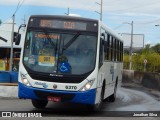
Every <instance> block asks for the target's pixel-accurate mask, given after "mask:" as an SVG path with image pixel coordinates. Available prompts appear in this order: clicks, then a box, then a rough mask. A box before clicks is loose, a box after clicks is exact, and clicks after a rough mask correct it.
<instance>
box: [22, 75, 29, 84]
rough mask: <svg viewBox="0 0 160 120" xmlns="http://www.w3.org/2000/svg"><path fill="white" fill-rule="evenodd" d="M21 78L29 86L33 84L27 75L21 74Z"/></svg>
mask: <svg viewBox="0 0 160 120" xmlns="http://www.w3.org/2000/svg"><path fill="white" fill-rule="evenodd" d="M21 79H22V83H23V84H25V85H27V86H31V84H30V83H29V81H28V79H27V78H26V76H25V75H23V74H21Z"/></svg>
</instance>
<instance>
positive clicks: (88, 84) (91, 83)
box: [80, 79, 95, 91]
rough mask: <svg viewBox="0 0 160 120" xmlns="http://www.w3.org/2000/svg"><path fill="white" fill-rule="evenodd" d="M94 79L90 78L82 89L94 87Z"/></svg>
mask: <svg viewBox="0 0 160 120" xmlns="http://www.w3.org/2000/svg"><path fill="white" fill-rule="evenodd" d="M94 80H95V79H92V80H90V81H89V82H88V83H86V84H85V85H84V86H83V87H82V88H81V89H80V91H86V90H89V89H90V88H91V87H92V85H93V83H94Z"/></svg>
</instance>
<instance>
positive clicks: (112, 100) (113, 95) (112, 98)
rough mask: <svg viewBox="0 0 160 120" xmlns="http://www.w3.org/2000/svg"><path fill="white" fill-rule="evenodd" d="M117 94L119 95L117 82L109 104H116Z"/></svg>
mask: <svg viewBox="0 0 160 120" xmlns="http://www.w3.org/2000/svg"><path fill="white" fill-rule="evenodd" d="M116 93H117V82H116V84H115V87H114V93H113V94H112V95H111V96H110V97H109V98H108V101H109V102H114V101H115V100H116Z"/></svg>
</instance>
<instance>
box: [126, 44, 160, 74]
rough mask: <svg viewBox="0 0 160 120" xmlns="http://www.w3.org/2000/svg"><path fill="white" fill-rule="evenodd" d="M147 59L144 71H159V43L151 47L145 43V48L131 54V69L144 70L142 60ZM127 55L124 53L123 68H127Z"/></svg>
mask: <svg viewBox="0 0 160 120" xmlns="http://www.w3.org/2000/svg"><path fill="white" fill-rule="evenodd" d="M145 59H146V60H147V64H146V71H148V72H160V44H157V45H155V46H153V47H150V45H146V46H145V48H144V49H143V50H142V51H141V52H138V53H136V54H134V55H132V69H133V70H139V71H143V70H144V60H145ZM128 66H129V55H127V54H125V55H124V69H128Z"/></svg>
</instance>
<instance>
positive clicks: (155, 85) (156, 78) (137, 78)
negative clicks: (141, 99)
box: [122, 70, 160, 91]
mask: <svg viewBox="0 0 160 120" xmlns="http://www.w3.org/2000/svg"><path fill="white" fill-rule="evenodd" d="M122 82H123V83H132V82H134V83H137V84H141V85H142V86H144V87H147V88H151V89H156V90H159V91H160V73H150V72H139V71H133V70H124V71H123V79H122Z"/></svg>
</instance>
